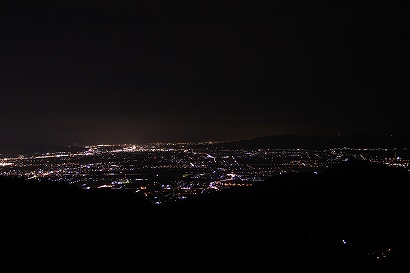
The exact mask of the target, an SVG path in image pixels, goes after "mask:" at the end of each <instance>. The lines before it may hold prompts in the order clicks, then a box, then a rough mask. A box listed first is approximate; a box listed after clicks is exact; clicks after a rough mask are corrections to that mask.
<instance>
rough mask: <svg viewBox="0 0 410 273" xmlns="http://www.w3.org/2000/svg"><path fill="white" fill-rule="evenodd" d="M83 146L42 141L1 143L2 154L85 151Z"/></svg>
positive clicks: (0, 151) (0, 152) (0, 153)
mask: <svg viewBox="0 0 410 273" xmlns="http://www.w3.org/2000/svg"><path fill="white" fill-rule="evenodd" d="M84 150H85V148H84V147H82V146H75V145H73V146H64V145H51V144H42V143H1V144H0V155H2V156H17V155H23V154H36V153H39V154H40V153H41V154H44V153H56V152H73V153H74V152H80V151H84Z"/></svg>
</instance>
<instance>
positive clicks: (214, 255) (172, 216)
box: [0, 160, 410, 272]
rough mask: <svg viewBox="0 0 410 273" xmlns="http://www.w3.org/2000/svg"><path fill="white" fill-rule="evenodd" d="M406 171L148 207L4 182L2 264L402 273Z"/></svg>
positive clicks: (270, 185) (341, 168)
mask: <svg viewBox="0 0 410 273" xmlns="http://www.w3.org/2000/svg"><path fill="white" fill-rule="evenodd" d="M409 178H410V174H409V172H406V171H403V170H401V169H397V168H391V167H387V166H384V165H380V164H377V163H370V162H364V161H356V160H350V161H347V162H343V163H342V164H340V165H338V166H336V167H334V168H332V169H329V170H327V171H324V172H322V173H319V174H314V173H290V174H285V175H280V176H276V177H273V178H271V179H269V180H266V181H264V182H261V183H259V184H256V185H254V186H253V187H246V188H232V189H228V190H225V191H221V192H215V193H212V194H207V195H198V196H193V197H191V198H187V199H186V200H184V201H181V202H178V203H173V204H165V205H153V204H151V203H149V202H147V201H145V200H143V199H140V198H139V197H138V196H136V195H134V194H133V193H132V192H129V191H126V190H102V189H91V190H82V189H79V188H77V187H76V186H71V185H68V184H64V183H57V182H49V181H40V182H38V181H34V180H23V179H19V178H0V186H1V187H0V200H1V208H2V210H1V211H2V216H1V217H2V224H1V229H0V231H1V236H2V243H1V247H2V253H3V254H2V256H1V266H4V267H5V268H9V266H12V268H13V269H14V271H20V270H25V269H30V270H34V269H40V270H43V271H44V270H50V271H54V272H82V271H86V270H101V269H104V270H108V269H110V270H111V269H112V270H115V272H131V271H132V272H134V271H135V272H138V271H142V270H150V271H153V272H158V271H160V270H161V271H162V270H171V272H174V271H183V272H193V271H198V270H199V271H202V270H205V269H209V270H215V271H219V270H229V271H230V270H253V272H273V271H275V270H276V269H282V272H283V270H284V269H285V270H284V271H285V272H287V271H289V270H292V269H303V270H308V269H314V270H316V271H317V270H320V271H321V272H336V271H337V272H339V271H340V272H341V271H345V270H349V272H352V271H355V272H356V271H357V270H360V271H364V272H370V271H379V272H393V271H395V270H396V269H397V270H398V269H400V270H403V269H404V268H405V267H406V264H407V261H408V259H409V257H410V256H409V253H410V251H409V246H410V235H409V233H408V231H409V230H410V224H409V221H407V219H408V216H409V215H410V198H409V197H410V184H409V182H410V179H409Z"/></svg>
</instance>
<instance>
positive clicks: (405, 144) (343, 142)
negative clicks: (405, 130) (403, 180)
mask: <svg viewBox="0 0 410 273" xmlns="http://www.w3.org/2000/svg"><path fill="white" fill-rule="evenodd" d="M213 146H214V147H220V148H225V149H291V148H294V149H299V148H300V149H316V150H323V149H330V148H343V147H349V148H409V147H410V137H408V136H373V135H345V136H336V137H323V136H313V135H312V136H309V135H307V136H304V135H272V136H266V137H257V138H253V139H247V140H239V141H229V142H228V141H227V142H221V143H216V144H213Z"/></svg>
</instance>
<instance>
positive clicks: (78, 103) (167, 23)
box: [0, 0, 410, 145]
mask: <svg viewBox="0 0 410 273" xmlns="http://www.w3.org/2000/svg"><path fill="white" fill-rule="evenodd" d="M301 2H302V1H298V2H293V1H264V2H259V1H211V0H209V1H165V0H164V1H155V0H153V1H121V0H117V1H111V3H108V1H103V2H99V1H1V3H0V35H1V36H0V92H1V93H0V94H1V110H0V122H1V123H0V125H1V134H0V143H11V142H13V143H20V142H25V143H27V142H32V143H33V142H35V143H45V144H59V145H60V144H63V145H72V144H82V145H86V144H102V143H113V144H114V143H136V144H139V143H146V142H157V141H163V142H174V141H183V142H185V141H210V140H239V139H250V138H254V137H260V136H267V135H283V134H298V135H321V136H336V135H338V134H342V135H343V134H344V135H345V134H362V133H366V134H376V135H391V134H393V135H410V126H409V124H410V107H409V97H410V96H409V95H408V93H409V91H410V90H409V86H410V84H409V76H410V73H409V62H408V61H409V59H410V58H409V49H410V47H409V37H410V35H409V33H410V30H409V24H408V22H407V21H408V19H407V18H408V16H409V11H410V9H409V4H403V3H405V1H401V2H403V3H402V4H397V3H393V1H386V2H385V3H378V2H379V1H375V2H374V3H371V2H370V3H360V2H361V1H352V2H349V1H340V2H335V1H305V2H306V3H301ZM328 2H332V3H328Z"/></svg>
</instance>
